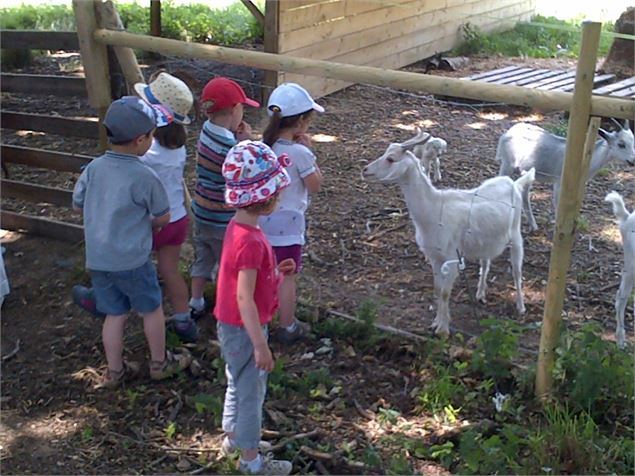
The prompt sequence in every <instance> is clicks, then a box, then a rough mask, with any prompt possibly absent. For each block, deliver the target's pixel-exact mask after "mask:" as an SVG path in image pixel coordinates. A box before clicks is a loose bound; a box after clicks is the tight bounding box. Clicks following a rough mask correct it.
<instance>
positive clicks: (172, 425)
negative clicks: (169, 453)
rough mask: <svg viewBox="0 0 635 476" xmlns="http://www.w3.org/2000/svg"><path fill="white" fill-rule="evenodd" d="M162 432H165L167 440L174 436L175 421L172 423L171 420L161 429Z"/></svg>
mask: <svg viewBox="0 0 635 476" xmlns="http://www.w3.org/2000/svg"><path fill="white" fill-rule="evenodd" d="M163 433H165V437H166V438H167V439H168V440H171V439H172V438H174V435H176V423H174V422H173V421H171V422H170V423H169V424H168V426H166V427H165V428H164V429H163Z"/></svg>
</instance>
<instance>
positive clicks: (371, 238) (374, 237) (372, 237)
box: [365, 223, 408, 242]
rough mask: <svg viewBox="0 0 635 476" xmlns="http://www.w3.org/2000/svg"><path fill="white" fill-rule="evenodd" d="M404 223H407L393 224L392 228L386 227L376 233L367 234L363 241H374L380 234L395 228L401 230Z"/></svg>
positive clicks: (382, 234)
mask: <svg viewBox="0 0 635 476" xmlns="http://www.w3.org/2000/svg"><path fill="white" fill-rule="evenodd" d="M406 225H408V223H401V224H399V225H397V226H393V227H392V228H386V229H384V230H380V231H378V232H377V233H375V234H374V235H371V236H369V237H368V238H366V240H365V241H367V242H369V241H374V240H376V239H377V238H381V237H382V236H384V235H386V234H388V233H391V232H393V231H397V230H401V229H402V228H404V227H405V226H406Z"/></svg>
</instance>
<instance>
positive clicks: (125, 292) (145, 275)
mask: <svg viewBox="0 0 635 476" xmlns="http://www.w3.org/2000/svg"><path fill="white" fill-rule="evenodd" d="M90 278H91V280H92V283H93V288H94V290H95V301H96V302H97V310H98V311H101V312H103V313H105V314H108V315H111V316H120V315H122V314H127V313H128V311H130V309H134V310H135V311H137V312H139V313H140V314H147V313H150V312H152V311H154V310H156V309H157V308H158V307H159V306H160V305H161V300H162V298H161V288H160V287H159V280H158V279H157V272H156V270H155V268H154V264H153V263H152V261H150V260H148V261H147V262H146V264H144V265H142V266H139V267H138V268H135V269H130V270H126V271H95V270H90Z"/></svg>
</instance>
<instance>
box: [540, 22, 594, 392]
mask: <svg viewBox="0 0 635 476" xmlns="http://www.w3.org/2000/svg"><path fill="white" fill-rule="evenodd" d="M601 26H602V24H601V23H598V22H584V23H583V24H582V44H581V46H580V54H579V56H578V67H577V71H576V79H575V89H574V91H573V103H572V105H571V113H570V115H569V129H568V131H567V148H566V153H565V161H564V166H563V170H562V178H561V184H560V198H559V202H558V210H557V214H556V226H555V230H554V234H553V244H552V248H551V258H550V261H549V279H548V281H547V289H546V291H545V310H544V316H543V319H542V328H541V332H540V349H539V353H538V363H537V368H536V388H535V393H536V396H537V397H538V398H541V399H544V398H547V397H548V396H549V395H550V393H551V387H552V383H553V376H552V374H551V371H552V369H553V364H554V360H555V348H556V346H557V344H558V340H559V337H560V323H561V319H562V309H563V307H564V294H565V289H566V288H565V285H566V278H567V272H568V270H569V265H570V264H571V247H572V245H573V241H574V238H575V231H576V222H577V219H578V215H579V213H580V205H581V202H582V197H583V195H584V190H585V182H586V178H587V175H588V173H589V159H590V155H591V153H592V150H593V146H594V143H595V138H596V133H597V127H598V125H599V122H598V121H597V120H594V121H592V123H591V127H590V128H589V130H588V131H587V127H588V126H589V114H590V111H591V91H592V90H593V78H594V75H595V62H596V59H597V50H598V45H599V41H600V29H601ZM585 136H586V137H585ZM585 139H586V140H585Z"/></svg>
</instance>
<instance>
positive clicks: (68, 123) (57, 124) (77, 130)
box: [0, 111, 99, 139]
mask: <svg viewBox="0 0 635 476" xmlns="http://www.w3.org/2000/svg"><path fill="white" fill-rule="evenodd" d="M0 127H2V128H3V129H13V130H23V131H40V132H46V133H48V134H58V135H61V136H71V137H87V138H89V139H97V138H98V137H99V123H98V122H97V119H94V120H93V119H92V118H84V119H74V118H69V117H60V116H45V115H43V114H30V113H26V112H15V111H2V114H1V115H0Z"/></svg>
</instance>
